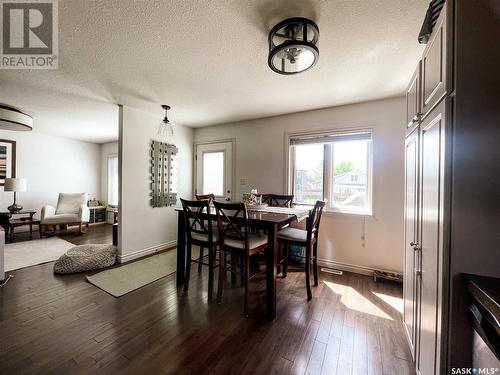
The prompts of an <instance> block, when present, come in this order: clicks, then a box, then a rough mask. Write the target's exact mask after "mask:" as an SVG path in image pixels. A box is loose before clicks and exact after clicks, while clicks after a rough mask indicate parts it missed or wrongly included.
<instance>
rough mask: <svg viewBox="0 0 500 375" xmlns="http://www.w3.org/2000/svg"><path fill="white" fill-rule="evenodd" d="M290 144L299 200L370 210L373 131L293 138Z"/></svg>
mask: <svg viewBox="0 0 500 375" xmlns="http://www.w3.org/2000/svg"><path fill="white" fill-rule="evenodd" d="M290 147H291V152H290V155H291V157H292V159H291V165H292V168H293V176H292V177H293V180H292V181H293V186H292V190H293V194H294V195H295V197H294V199H295V202H296V203H299V204H314V203H315V202H316V200H320V199H326V200H327V201H328V206H329V208H330V209H333V210H337V211H341V212H356V213H365V214H370V213H371V132H363V133H351V134H335V133H334V134H327V135H325V134H321V135H318V136H316V137H314V136H307V137H304V136H303V137H297V138H293V137H292V138H291V140H290Z"/></svg>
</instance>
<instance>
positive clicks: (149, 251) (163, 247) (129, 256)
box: [118, 240, 177, 263]
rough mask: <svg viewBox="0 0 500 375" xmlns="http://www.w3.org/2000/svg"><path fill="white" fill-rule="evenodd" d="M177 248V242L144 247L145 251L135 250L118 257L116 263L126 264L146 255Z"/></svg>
mask: <svg viewBox="0 0 500 375" xmlns="http://www.w3.org/2000/svg"><path fill="white" fill-rule="evenodd" d="M175 246H177V240H173V241H169V242H165V243H162V244H160V245H155V246H150V247H146V248H145V249H141V250H137V251H134V252H132V253H129V254H126V255H118V263H126V262H129V261H131V260H134V259H137V258H142V257H145V256H147V255H151V254H155V253H159V252H160V251H163V250H166V249H171V248H173V247H175Z"/></svg>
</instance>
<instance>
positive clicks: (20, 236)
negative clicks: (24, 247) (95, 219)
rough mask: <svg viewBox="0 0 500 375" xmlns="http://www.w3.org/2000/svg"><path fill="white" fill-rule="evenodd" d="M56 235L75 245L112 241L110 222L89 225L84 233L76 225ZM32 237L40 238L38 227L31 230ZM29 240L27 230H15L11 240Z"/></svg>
mask: <svg viewBox="0 0 500 375" xmlns="http://www.w3.org/2000/svg"><path fill="white" fill-rule="evenodd" d="M57 236H58V237H60V238H62V239H64V240H66V241H68V242H71V243H73V244H75V245H84V244H89V243H92V244H108V243H113V226H112V225H110V224H96V225H89V229H88V231H87V233H85V234H80V233H79V232H78V227H70V228H68V230H66V231H60V232H58V234H57ZM44 238H47V237H44ZM33 239H34V240H38V239H40V232H39V231H38V228H37V229H36V230H34V231H33ZM29 240H30V237H29V232H27V231H25V232H15V233H14V239H13V241H12V242H21V241H29ZM9 242H10V241H9Z"/></svg>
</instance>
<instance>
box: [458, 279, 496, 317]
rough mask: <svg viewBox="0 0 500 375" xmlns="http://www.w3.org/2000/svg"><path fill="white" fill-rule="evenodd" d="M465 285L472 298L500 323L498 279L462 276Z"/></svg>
mask: <svg viewBox="0 0 500 375" xmlns="http://www.w3.org/2000/svg"><path fill="white" fill-rule="evenodd" d="M463 277H464V281H465V285H466V286H467V290H468V291H469V293H471V294H472V296H473V297H474V298H475V299H476V300H477V301H478V302H479V303H480V304H481V305H482V306H483V307H484V308H486V309H487V310H488V311H489V312H490V313H491V314H492V315H493V316H494V317H495V318H496V319H497V321H500V279H499V278H495V277H486V276H479V275H471V274H464V275H463Z"/></svg>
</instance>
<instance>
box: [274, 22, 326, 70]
mask: <svg viewBox="0 0 500 375" xmlns="http://www.w3.org/2000/svg"><path fill="white" fill-rule="evenodd" d="M318 40H319V28H318V25H316V23H314V22H313V21H311V20H310V19H307V18H304V17H294V18H288V19H286V20H284V21H281V22H280V23H278V24H277V25H276V26H274V27H273V28H272V29H271V31H270V33H269V58H268V64H269V67H270V68H271V69H272V70H273V71H275V72H276V73H279V74H297V73H300V72H304V71H306V70H308V69H310V68H312V67H313V66H314V64H316V62H317V61H318V59H319V49H318V47H317V44H318Z"/></svg>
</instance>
